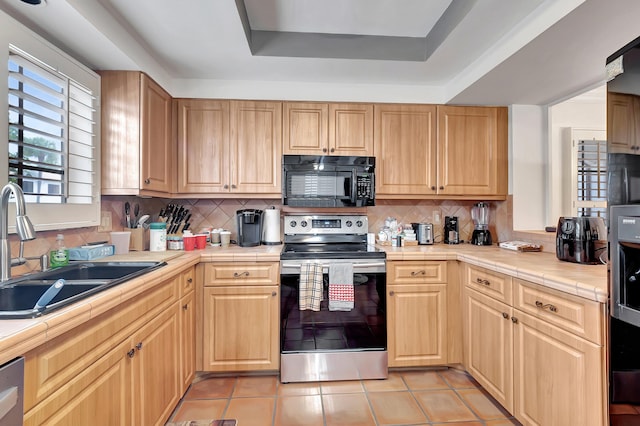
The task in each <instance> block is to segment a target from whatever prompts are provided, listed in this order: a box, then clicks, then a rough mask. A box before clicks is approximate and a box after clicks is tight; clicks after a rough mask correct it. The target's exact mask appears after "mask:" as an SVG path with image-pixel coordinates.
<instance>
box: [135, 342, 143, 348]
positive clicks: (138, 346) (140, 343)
mask: <svg viewBox="0 0 640 426" xmlns="http://www.w3.org/2000/svg"><path fill="white" fill-rule="evenodd" d="M136 349H137V350H140V349H142V342H138V344H137V345H136Z"/></svg>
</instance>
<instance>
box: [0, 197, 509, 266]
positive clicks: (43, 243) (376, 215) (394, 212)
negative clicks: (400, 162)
mask: <svg viewBox="0 0 640 426" xmlns="http://www.w3.org/2000/svg"><path fill="white" fill-rule="evenodd" d="M127 201H128V202H129V203H130V204H131V206H132V207H131V210H132V211H133V206H134V205H135V204H136V203H137V204H138V205H139V206H140V214H139V216H141V215H143V214H149V215H150V216H151V219H150V220H149V222H152V221H155V220H157V218H158V215H159V213H160V210H161V209H162V208H164V207H165V206H166V205H167V204H168V203H174V204H180V205H183V206H184V207H185V208H186V209H189V211H190V212H191V215H192V216H191V220H190V222H191V230H192V231H193V232H198V231H199V230H200V229H201V228H203V227H214V228H225V229H228V230H230V231H231V232H232V238H233V239H235V234H236V224H235V213H236V211H237V210H240V209H266V208H268V207H270V206H275V207H276V208H280V209H282V205H281V202H280V200H272V199H185V200H175V199H172V200H170V199H163V198H140V197H135V196H103V197H102V212H103V213H108V214H110V215H111V223H112V230H113V231H121V230H123V229H124V227H125V214H124V205H125V202H127ZM473 204H474V201H452V200H446V201H440V200H378V201H377V205H376V206H375V207H368V208H367V209H366V214H367V216H368V218H369V232H377V231H378V230H379V229H380V228H381V227H382V226H383V225H384V221H385V219H386V218H387V217H395V218H396V219H397V220H398V222H399V223H411V222H431V223H433V218H434V213H435V212H439V213H440V216H441V222H442V224H441V225H435V224H434V234H435V237H436V241H441V235H442V227H443V224H444V217H445V216H458V221H459V228H460V239H461V240H464V241H468V240H470V239H471V234H472V232H473V221H472V220H471V207H472V206H473ZM489 204H490V206H491V211H490V230H491V233H492V235H493V239H494V242H496V241H504V240H508V239H511V235H512V231H511V229H512V225H511V224H512V222H513V221H512V217H511V211H512V209H511V208H510V205H511V197H509V198H508V199H507V201H490V202H489ZM132 214H133V213H132ZM58 233H62V234H63V235H64V236H65V244H66V246H67V247H75V246H80V245H83V244H86V243H89V242H93V241H108V240H109V232H99V231H98V228H96V227H92V228H78V229H67V230H63V231H41V232H38V233H37V238H36V240H34V241H27V242H25V243H24V255H25V256H27V257H37V256H40V255H42V254H44V253H48V252H49V251H50V250H52V248H53V247H54V246H55V242H56V241H55V240H56V235H57V234H58ZM439 236H440V237H439ZM10 241H11V253H12V255H13V256H14V257H15V256H17V255H18V250H19V243H18V240H17V238H16V236H15V235H12V236H10ZM38 266H39V261H38V260H31V261H29V262H27V264H26V265H22V266H18V267H14V268H13V269H12V274H13V275H19V274H23V273H26V272H29V271H32V270H34V269H37V268H38Z"/></svg>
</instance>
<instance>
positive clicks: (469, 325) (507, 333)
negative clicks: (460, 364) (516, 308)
mask: <svg viewBox="0 0 640 426" xmlns="http://www.w3.org/2000/svg"><path fill="white" fill-rule="evenodd" d="M512 311H513V308H511V307H510V306H507V305H505V304H504V303H501V302H498V301H497V300H494V299H491V298H490V297H487V296H484V295H482V294H480V293H478V292H476V291H474V290H472V289H470V288H468V287H465V289H464V311H463V321H464V354H465V360H464V362H465V368H466V370H467V371H468V372H469V373H471V375H472V376H473V378H474V379H476V380H477V381H478V383H480V384H481V385H482V387H483V388H484V389H486V390H487V392H489V393H490V394H491V395H492V396H493V397H494V398H495V399H496V400H497V401H498V402H499V403H500V404H501V405H502V406H503V407H504V408H505V409H506V410H507V411H509V412H513V324H512V323H511V315H512Z"/></svg>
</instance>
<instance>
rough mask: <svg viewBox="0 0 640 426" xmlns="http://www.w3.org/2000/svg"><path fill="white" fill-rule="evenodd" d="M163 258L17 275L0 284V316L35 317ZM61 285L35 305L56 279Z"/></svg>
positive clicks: (157, 264) (151, 267) (142, 270)
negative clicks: (61, 281)
mask: <svg viewBox="0 0 640 426" xmlns="http://www.w3.org/2000/svg"><path fill="white" fill-rule="evenodd" d="M164 265H166V263H165V262H105V263H101V262H95V263H94V262H82V263H78V264H73V265H69V266H64V267H62V268H58V269H53V270H50V271H45V272H37V273H33V274H28V275H24V276H22V277H17V278H14V279H11V280H9V281H5V282H3V283H2V284H1V285H0V319H15V318H35V317H38V316H41V315H45V314H48V313H50V312H52V311H54V310H56V309H60V308H62V307H64V306H67V305H69V304H71V303H74V302H77V301H79V300H82V299H84V298H86V297H89V296H91V295H93V294H96V293H98V292H100V291H103V290H106V289H107V288H111V287H113V286H115V285H118V284H121V283H123V282H125V281H128V280H130V279H132V278H135V277H138V276H140V275H144V274H146V273H148V272H151V271H153V270H155V269H157V268H160V267H162V266H164ZM60 279H62V280H64V286H62V287H61V288H60V290H59V291H58V292H57V294H56V295H55V296H54V297H53V298H52V299H51V300H50V301H47V303H46V305H44V306H36V304H37V303H38V301H39V300H41V297H42V296H43V295H44V294H45V292H46V291H47V290H49V289H50V288H51V287H52V285H54V283H56V282H57V281H58V280H60Z"/></svg>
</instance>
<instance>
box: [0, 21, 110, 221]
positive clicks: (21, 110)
mask: <svg viewBox="0 0 640 426" xmlns="http://www.w3.org/2000/svg"><path fill="white" fill-rule="evenodd" d="M0 19H1V20H2V25H0V62H3V63H4V67H5V68H3V71H4V72H5V74H4V75H2V76H0V87H2V93H3V96H5V98H4V99H5V102H6V103H5V104H0V105H4V106H3V107H0V109H2V111H1V112H2V114H3V115H4V117H5V119H3V120H0V134H2V135H4V136H5V137H6V138H7V139H4V140H7V141H8V143H0V158H1V159H2V160H1V161H0V187H1V186H3V185H4V184H5V183H7V182H8V181H15V182H17V183H18V184H19V185H21V187H22V189H23V191H24V192H25V193H26V197H25V198H26V199H27V206H26V207H27V215H28V216H29V218H30V219H31V221H32V222H33V224H34V225H35V228H36V230H38V231H42V230H61V229H68V228H82V227H91V226H96V225H99V224H100V76H99V75H98V74H96V73H95V72H94V71H92V70H91V69H90V68H88V67H86V66H85V65H83V64H82V63H80V62H78V61H76V60H75V59H74V58H72V57H71V56H69V55H68V54H67V53H65V52H63V51H62V50H60V49H58V48H57V47H56V46H54V45H52V44H51V43H50V42H49V41H48V40H45V39H44V38H42V37H40V36H39V35H37V34H35V33H34V32H33V31H31V30H30V29H28V28H27V27H25V26H24V25H22V24H20V23H19V22H17V21H16V20H14V19H13V18H11V17H10V16H8V15H6V14H4V13H3V12H2V11H0ZM7 219H8V223H9V231H10V232H14V224H15V208H13V207H12V206H10V208H9V217H8V218H7Z"/></svg>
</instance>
